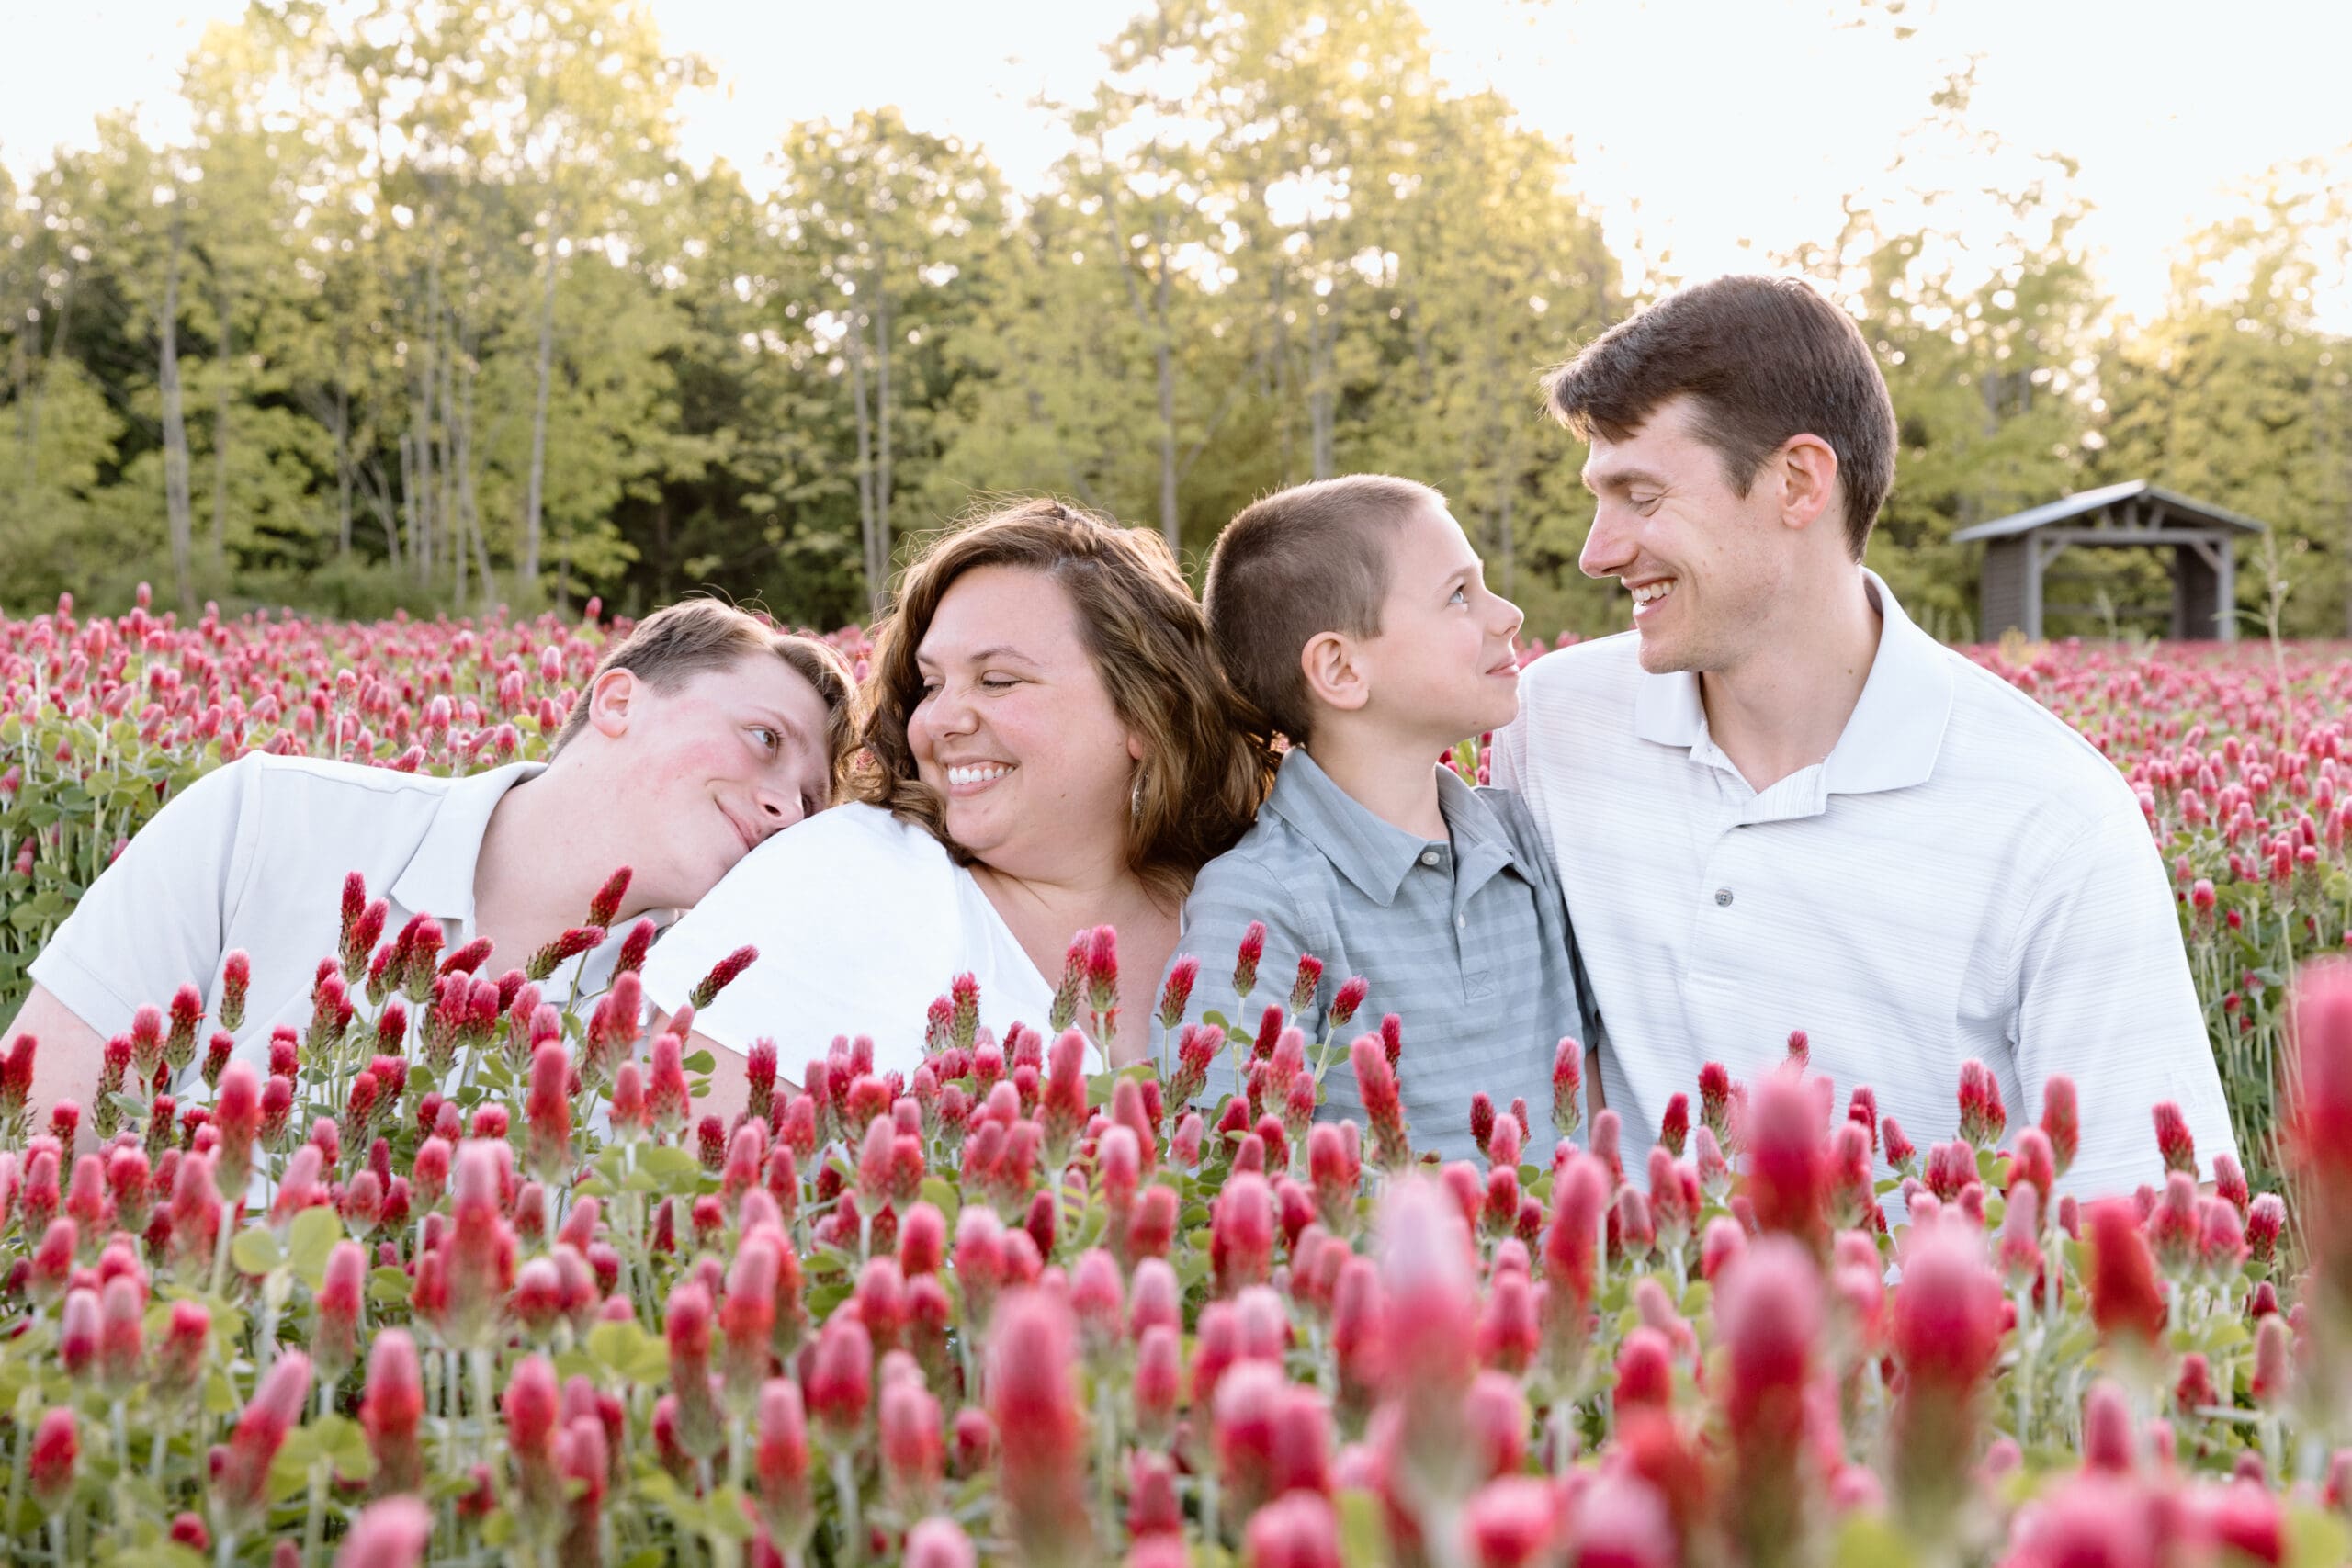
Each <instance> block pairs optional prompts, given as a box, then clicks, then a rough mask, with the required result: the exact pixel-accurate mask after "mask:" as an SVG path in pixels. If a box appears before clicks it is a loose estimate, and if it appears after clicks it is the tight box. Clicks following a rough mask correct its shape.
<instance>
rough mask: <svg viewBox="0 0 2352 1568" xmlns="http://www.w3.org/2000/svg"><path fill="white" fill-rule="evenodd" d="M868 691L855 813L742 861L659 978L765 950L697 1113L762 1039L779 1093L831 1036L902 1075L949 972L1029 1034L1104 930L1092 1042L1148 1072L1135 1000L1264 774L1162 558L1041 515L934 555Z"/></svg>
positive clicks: (1253, 801)
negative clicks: (866, 1041) (1112, 1008)
mask: <svg viewBox="0 0 2352 1568" xmlns="http://www.w3.org/2000/svg"><path fill="white" fill-rule="evenodd" d="M865 698H866V702H867V705H868V707H867V713H866V716H865V724H864V729H863V733H862V735H861V736H860V740H861V743H862V745H863V746H864V749H865V756H864V759H863V760H862V761H861V763H860V766H859V768H858V770H857V771H856V773H854V775H853V778H852V782H851V801H850V803H849V804H847V805H844V806H842V807H838V808H836V809H835V810H832V811H829V812H826V813H824V814H823V815H822V816H820V817H817V818H812V819H811V820H809V822H807V823H805V824H803V825H802V826H801V827H800V828H799V829H797V830H796V831H794V832H790V833H780V834H777V835H776V836H775V838H773V839H771V840H768V841H767V842H766V843H764V844H763V845H761V846H760V847H759V848H758V849H756V850H754V851H752V853H751V854H749V855H747V856H745V857H744V859H743V861H742V863H741V864H739V865H738V866H737V867H736V868H735V869H734V871H733V872H732V873H730V874H729V875H728V877H727V878H726V880H724V881H723V882H721V883H720V884H719V885H718V887H716V888H714V889H713V890H712V891H711V893H710V894H709V896H708V897H706V898H705V899H704V900H703V902H702V903H701V905H700V906H698V907H697V908H695V910H694V912H693V913H692V914H690V915H688V916H687V917H686V918H685V919H684V920H683V921H681V922H680V923H679V924H678V925H677V926H676V927H675V928H674V929H673V930H672V931H671V932H670V933H669V934H668V935H667V936H666V937H665V938H664V939H663V940H662V942H661V944H660V945H659V946H658V947H657V948H656V949H655V951H654V955H653V958H652V961H651V963H650V964H649V965H648V967H647V970H646V987H647V990H648V992H649V994H650V997H651V998H652V1000H653V1001H654V1002H655V1003H656V1004H657V1005H658V1006H660V1007H661V1008H662V1009H663V1010H665V1011H674V1010H676V1009H677V1007H678V1006H679V1005H680V1004H681V1003H682V1002H683V1001H684V999H685V998H686V995H687V992H688V991H689V990H690V989H691V988H692V987H693V986H694V984H695V982H696V981H697V980H698V979H700V978H701V976H703V975H704V974H705V973H706V972H707V971H708V970H709V968H710V967H711V965H712V964H714V963H715V962H716V961H717V960H718V959H719V958H720V957H722V956H723V955H725V954H726V953H729V951H731V950H733V949H734V948H736V947H738V946H740V945H741V944H743V943H746V942H749V943H752V944H754V945H756V946H757V947H758V948H759V950H760V954H761V956H760V959H759V961H758V962H757V963H755V964H752V966H751V968H750V969H749V970H747V971H745V973H744V974H743V975H742V976H741V978H739V979H737V980H736V981H735V982H734V983H733V984H732V985H731V986H729V987H728V988H727V989H726V990H725V991H724V992H723V993H722V994H721V995H720V996H719V998H718V1000H717V1001H716V1002H714V1003H713V1004H712V1005H711V1006H710V1007H709V1008H707V1009H706V1010H702V1011H700V1012H697V1013H696V1014H695V1021H694V1029H695V1032H696V1034H698V1035H699V1036H700V1037H701V1038H702V1039H703V1040H704V1041H705V1042H707V1043H709V1044H711V1045H713V1046H715V1047H717V1048H718V1051H719V1052H720V1053H722V1059H721V1064H720V1066H719V1068H718V1072H717V1073H716V1074H715V1075H714V1077H713V1081H712V1086H711V1089H712V1092H711V1096H710V1099H709V1100H707V1101H706V1102H704V1104H703V1107H702V1109H703V1110H704V1111H707V1112H717V1113H718V1114H720V1115H722V1116H729V1115H731V1114H732V1113H733V1112H734V1111H736V1110H739V1109H741V1099H742V1096H743V1093H744V1090H743V1076H742V1073H741V1070H740V1066H738V1064H739V1063H740V1061H741V1057H742V1055H744V1053H745V1052H746V1051H747V1050H748V1048H749V1047H750V1045H751V1043H752V1042H753V1041H754V1040H756V1039H760V1038H763V1037H765V1038H768V1039H772V1040H774V1041H775V1043H776V1045H777V1048H778V1056H779V1058H780V1060H781V1061H782V1063H783V1064H784V1066H785V1070H786V1074H787V1075H790V1074H791V1073H792V1072H793V1070H794V1069H795V1068H797V1066H798V1065H799V1064H800V1063H801V1062H802V1061H804V1060H807V1059H809V1058H810V1057H813V1056H817V1055H822V1054H823V1053H824V1051H825V1049H826V1048H827V1046H828V1045H829V1044H830V1043H831V1041H832V1039H833V1037H834V1036H836V1035H839V1034H852V1035H855V1034H865V1035H870V1036H872V1037H873V1039H874V1042H875V1066H876V1070H877V1071H889V1070H892V1069H896V1070H898V1071H899V1072H902V1073H907V1074H910V1075H911V1073H912V1072H913V1070H914V1068H915V1067H916V1066H917V1065H919V1064H920V1062H921V1061H922V1050H923V1039H924V1032H925V1021H926V1012H927V1010H928V1007H929V1005H930V1003H931V1001H932V1000H933V998H936V997H940V996H943V995H944V994H946V992H947V990H948V987H949V984H950V982H951V981H952V980H953V979H954V977H955V976H957V975H961V974H970V975H972V976H976V977H977V978H978V982H979V988H980V1019H981V1022H982V1023H983V1024H984V1025H985V1026H987V1027H988V1028H989V1029H991V1030H993V1031H994V1032H996V1033H997V1034H998V1035H999V1036H1000V1037H1001V1035H1002V1034H1003V1033H1004V1032H1005V1028H1006V1026H1007V1025H1008V1024H1010V1023H1012V1021H1015V1020H1018V1021H1022V1022H1023V1023H1026V1024H1029V1025H1031V1026H1032V1027H1035V1028H1038V1029H1042V1028H1044V1027H1045V1024H1046V1011H1047V1009H1048V1007H1049V1006H1050V1004H1051V1002H1052V999H1053V994H1054V979H1055V977H1057V976H1059V975H1060V973H1061V970H1062V964H1063V955H1064V953H1065V952H1066V950H1067V949H1068V947H1069V942H1070V937H1071V935H1072V933H1073V932H1076V931H1081V930H1084V929H1086V928H1089V927H1092V926H1098V925H1109V926H1113V927H1115V928H1116V929H1117V931H1118V933H1119V950H1120V951H1119V961H1120V968H1121V971H1122V972H1123V973H1124V974H1125V976H1129V980H1128V984H1127V990H1128V992H1129V995H1128V997H1127V998H1126V1002H1127V1005H1125V1006H1124V1007H1123V1008H1122V1009H1121V1010H1120V1013H1119V1022H1118V1026H1117V1029H1116V1031H1115V1032H1114V1037H1113V1038H1112V1039H1111V1040H1110V1041H1108V1042H1104V1044H1105V1046H1106V1047H1107V1050H1108V1054H1109V1056H1110V1059H1111V1061H1112V1062H1113V1063H1114V1064H1116V1065H1125V1064H1126V1063H1130V1062H1135V1061H1139V1060H1141V1059H1143V1057H1144V1055H1145V1053H1146V1049H1147V1046H1148V1032H1149V1028H1150V1022H1151V1020H1150V1008H1149V998H1148V996H1147V995H1143V994H1139V993H1138V991H1137V987H1138V984H1139V985H1140V986H1141V987H1149V986H1151V985H1152V984H1153V983H1154V981H1155V980H1156V978H1157V976H1159V972H1160V970H1161V969H1162V968H1163V967H1164V966H1165V965H1166V964H1167V962H1168V959H1169V955H1170V953H1172V952H1174V950H1175V946H1176V938H1177V927H1178V920H1179V917H1180V914H1181V911H1182V907H1183V898H1184V893H1185V890H1186V889H1187V888H1188V887H1189V886H1190V885H1191V882H1192V878H1193V873H1194V872H1195V871H1197V870H1198V869H1199V868H1200V866H1201V864H1202V863H1204V862H1205V861H1207V860H1208V859H1210V858H1211V857H1212V856H1215V855H1216V854H1219V853H1221V852H1224V851H1225V850H1226V849H1227V848H1228V847H1230V846H1231V844H1232V843H1233V841H1234V840H1236V839H1237V838H1238V837H1239V836H1240V833H1241V831H1242V829H1244V828H1246V827H1248V826H1249V823H1250V818H1252V816H1253V815H1254V814H1255V813H1256V811H1257V807H1258V803H1259V801H1260V800H1261V798H1262V797H1263V795H1264V793H1265V789H1266V784H1267V781H1268V779H1269V777H1270V776H1271V773H1272V758H1271V756H1270V755H1269V754H1268V752H1267V751H1266V750H1265V749H1264V747H1263V746H1262V745H1261V744H1258V743H1256V742H1253V741H1252V740H1250V739H1249V738H1248V737H1246V736H1245V735H1244V734H1242V733H1241V731H1240V729H1239V728H1238V726H1236V725H1235V724H1234V723H1233V722H1232V719H1231V712H1230V707H1229V699H1228V695H1227V688H1226V686H1225V683H1224V681H1223V678H1222V677H1221V676H1220V675H1219V674H1218V672H1217V668H1216V660H1215V658H1214V656H1213V655H1212V653H1211V652H1210V649H1209V644H1208V630H1207V625H1206V622H1205V620H1204V617H1203V615H1202V614H1201V609H1200V606H1199V604H1197V603H1196V602H1195V601H1194V599H1193V594H1192V592H1191V590H1190V589H1189V588H1188V587H1186V585H1185V582H1184V580H1183V578H1182V575H1181V574H1179V572H1178V571H1177V570H1176V563H1175V560H1174V558H1173V557H1172V556H1170V552H1169V550H1168V547H1167V546H1166V545H1165V544H1164V543H1162V542H1161V540H1160V538H1159V536H1158V535H1157V534H1153V533H1149V532H1148V531H1144V530H1140V529H1130V528H1124V527H1120V526H1118V525H1114V524H1112V523H1109V522H1106V521H1104V520H1103V519H1101V518H1098V517H1093V516H1090V515H1088V514H1087V513H1082V512H1076V511H1073V510H1071V509H1069V508H1068V507H1065V506H1062V505H1060V504H1059V503H1057V502H1051V501H1030V502H1022V503H1020V504H1017V505H1014V506H1012V507H1010V508H1008V509H1006V510H1003V511H1000V512H997V513H992V514H989V515H986V516H983V517H980V518H978V520H976V521H974V522H971V523H969V524H967V525H964V526H962V527H960V528H958V529H956V531H954V532H952V533H949V534H946V535H944V536H942V537H941V538H939V539H938V540H936V541H935V542H934V543H933V545H932V546H931V547H929V548H928V549H926V550H925V551H924V552H923V554H922V557H921V558H918V559H917V560H916V561H914V562H913V563H912V564H911V565H910V566H909V567H908V569H907V571H906V574H905V577H904V579H903V580H902V581H901V584H900V587H899V600H898V604H897V607H896V609H895V610H894V611H893V613H892V614H891V615H890V618H889V619H888V621H887V622H886V623H884V625H883V626H881V628H880V629H879V631H878V632H877V633H876V637H875V652H874V658H873V663H872V671H871V674H870V676H869V680H868V685H867V690H866V694H865ZM727 1055H731V1057H732V1058H733V1059H732V1060H728V1059H726V1057H727Z"/></svg>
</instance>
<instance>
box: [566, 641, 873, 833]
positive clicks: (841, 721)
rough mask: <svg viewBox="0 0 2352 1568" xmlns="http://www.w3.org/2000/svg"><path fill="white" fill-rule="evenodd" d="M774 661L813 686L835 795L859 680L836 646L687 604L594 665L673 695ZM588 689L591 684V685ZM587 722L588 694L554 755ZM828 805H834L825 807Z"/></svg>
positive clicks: (851, 733)
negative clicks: (691, 684)
mask: <svg viewBox="0 0 2352 1568" xmlns="http://www.w3.org/2000/svg"><path fill="white" fill-rule="evenodd" d="M763 653H766V654H773V655H775V657H776V658H778V659H780V660H784V662H785V663H786V664H787V665H789V666H790V667H791V668H792V669H793V671H795V672H796V673H797V674H798V675H799V676H800V677H801V678H802V679H803V680H805V681H807V682H809V684H810V685H811V686H814V687H816V688H817V696H818V698H819V700H820V701H821V702H823V704H824V705H825V734H824V741H825V772H826V775H827V776H828V777H829V778H830V779H831V781H832V791H833V794H835V795H839V794H840V793H841V789H842V783H843V781H844V780H845V779H846V777H847V776H848V772H849V759H850V750H851V748H852V747H853V746H854V743H855V741H856V737H857V679H856V677H855V676H854V674H852V673H851V671H850V665H849V660H847V659H845V658H843V657H842V653H841V651H840V649H836V648H834V647H833V646H832V645H831V643H828V642H821V641H820V640H818V639H817V638H815V637H804V636H802V635H801V634H799V633H797V632H787V631H780V630H778V629H777V628H775V626H770V625H769V624H768V623H767V622H765V621H763V620H761V619H760V618H759V617H758V616H757V615H752V614H751V613H750V612H749V611H746V610H739V609H737V608H735V606H734V605H732V604H720V603H719V602H718V600H716V599H682V600H680V601H679V602H678V603H677V604H668V605H664V606H663V607H662V608H661V609H659V610H656V611H654V612H653V614H651V615H648V616H646V617H645V619H643V620H641V621H639V622H638V623H637V625H635V626H631V627H630V628H629V629H628V633H627V634H626V635H624V636H623V637H621V638H620V639H619V640H618V641H616V642H615V643H613V644H612V645H611V646H610V647H608V648H606V649H605V651H604V654H603V656H602V657H601V658H599V659H598V660H596V673H597V674H598V675H602V674H604V673H605V671H607V670H626V671H628V672H629V673H630V674H632V675H634V676H636V677H637V678H638V679H639V680H640V681H642V682H645V683H646V684H647V685H649V686H651V687H652V688H653V689H654V690H655V691H657V692H673V691H676V690H677V689H678V688H679V687H680V686H683V685H684V684H685V683H686V682H688V681H691V680H693V679H694V678H695V676H697V675H707V674H709V673H711V672H712V671H720V670H728V669H731V668H733V667H734V665H735V664H736V663H737V662H738V661H740V660H745V659H750V658H752V657H754V656H756V655H759V654H763ZM590 684H591V685H592V686H593V685H594V680H593V678H592V680H591V682H590ZM587 723H588V694H587V693H586V692H584V691H583V692H582V693H581V694H580V697H579V699H578V700H577V701H576V702H574V703H573V704H572V705H571V712H570V713H568V714H566V715H565V716H564V719H563V728H561V729H560V730H558V731H557V732H556V738H555V745H554V746H553V747H552V748H550V750H549V754H550V755H552V754H553V753H554V752H557V751H560V750H563V749H564V747H565V746H567V745H569V744H571V739H572V737H574V736H576V735H578V734H579V733H580V731H581V730H582V728H585V727H586V725H587ZM827 804H829V805H830V804H831V802H830V801H828V803H827Z"/></svg>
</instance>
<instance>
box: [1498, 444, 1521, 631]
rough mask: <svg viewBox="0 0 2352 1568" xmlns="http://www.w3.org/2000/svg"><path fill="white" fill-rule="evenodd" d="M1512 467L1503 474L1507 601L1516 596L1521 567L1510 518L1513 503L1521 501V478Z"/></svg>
mask: <svg viewBox="0 0 2352 1568" xmlns="http://www.w3.org/2000/svg"><path fill="white" fill-rule="evenodd" d="M1517 499H1519V476H1518V474H1516V473H1515V472H1511V471H1510V465H1508V464H1507V465H1506V466H1505V472H1504V474H1503V507H1502V517H1501V519H1500V530H1499V531H1500V532H1501V534H1502V540H1501V543H1502V552H1503V597H1504V598H1506V599H1510V598H1512V597H1514V596H1515V595H1516V592H1517V589H1516V584H1515V582H1514V581H1513V580H1514V579H1515V578H1516V577H1517V575H1518V567H1519V537H1518V533H1517V531H1516V530H1515V529H1514V528H1513V527H1512V526H1511V517H1510V513H1511V502H1514V501H1516V500H1517Z"/></svg>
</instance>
